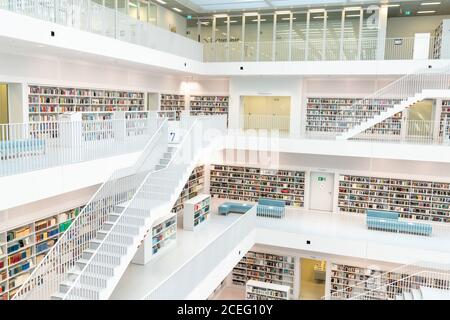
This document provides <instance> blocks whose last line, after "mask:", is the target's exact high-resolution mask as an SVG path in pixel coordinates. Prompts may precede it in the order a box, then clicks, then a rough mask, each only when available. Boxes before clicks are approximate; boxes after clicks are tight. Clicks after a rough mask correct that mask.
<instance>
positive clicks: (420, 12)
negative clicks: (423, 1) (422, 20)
mask: <svg viewBox="0 0 450 320" xmlns="http://www.w3.org/2000/svg"><path fill="white" fill-rule="evenodd" d="M417 13H418V14H425V13H436V11H435V10H428V11H417Z"/></svg>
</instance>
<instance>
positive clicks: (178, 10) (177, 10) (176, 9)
mask: <svg viewBox="0 0 450 320" xmlns="http://www.w3.org/2000/svg"><path fill="white" fill-rule="evenodd" d="M172 9H173V10H175V11H176V12H181V10H180V9H178V8H172Z"/></svg>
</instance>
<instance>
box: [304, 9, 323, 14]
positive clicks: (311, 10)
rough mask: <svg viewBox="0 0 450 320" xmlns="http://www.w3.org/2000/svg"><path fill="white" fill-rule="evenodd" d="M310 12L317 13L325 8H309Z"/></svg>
mask: <svg viewBox="0 0 450 320" xmlns="http://www.w3.org/2000/svg"><path fill="white" fill-rule="evenodd" d="M308 12H310V13H316V12H325V9H309V11H308Z"/></svg>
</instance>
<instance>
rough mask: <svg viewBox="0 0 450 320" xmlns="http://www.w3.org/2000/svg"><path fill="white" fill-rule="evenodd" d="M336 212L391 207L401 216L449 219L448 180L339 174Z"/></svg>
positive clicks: (449, 189) (449, 187) (449, 196)
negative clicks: (433, 180) (337, 207)
mask: <svg viewBox="0 0 450 320" xmlns="http://www.w3.org/2000/svg"><path fill="white" fill-rule="evenodd" d="M338 199H339V200H338V201H339V203H338V206H339V211H340V212H351V213H362V214H364V213H366V210H367V209H375V210H384V211H395V212H399V213H400V215H401V217H403V218H409V219H416V220H430V221H436V222H450V183H442V182H431V181H418V180H409V179H394V178H380V177H368V176H353V175H341V176H340V178H339V197H338Z"/></svg>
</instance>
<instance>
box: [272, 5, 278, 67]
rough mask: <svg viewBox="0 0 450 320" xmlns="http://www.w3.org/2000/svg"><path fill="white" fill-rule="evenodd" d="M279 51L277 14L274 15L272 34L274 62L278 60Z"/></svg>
mask: <svg viewBox="0 0 450 320" xmlns="http://www.w3.org/2000/svg"><path fill="white" fill-rule="evenodd" d="M276 50H277V14H276V13H274V15H273V33H272V61H275V60H276V52H277V51H276Z"/></svg>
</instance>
